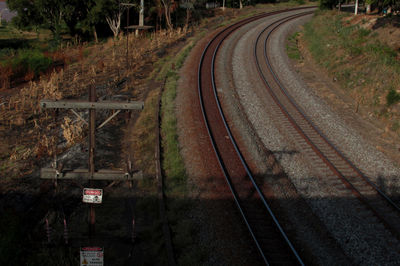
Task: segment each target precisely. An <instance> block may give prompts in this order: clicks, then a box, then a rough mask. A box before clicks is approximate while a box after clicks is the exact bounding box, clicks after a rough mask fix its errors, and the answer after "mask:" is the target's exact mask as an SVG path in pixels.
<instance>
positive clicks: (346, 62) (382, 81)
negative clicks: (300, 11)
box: [304, 11, 400, 128]
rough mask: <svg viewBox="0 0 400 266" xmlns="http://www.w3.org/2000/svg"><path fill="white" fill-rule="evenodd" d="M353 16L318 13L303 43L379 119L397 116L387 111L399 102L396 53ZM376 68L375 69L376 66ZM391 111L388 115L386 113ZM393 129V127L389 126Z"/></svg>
mask: <svg viewBox="0 0 400 266" xmlns="http://www.w3.org/2000/svg"><path fill="white" fill-rule="evenodd" d="M353 18H354V17H353V16H349V15H346V14H338V13H336V12H332V11H319V12H317V14H316V16H314V18H313V19H312V21H310V22H309V23H308V24H306V25H305V29H304V40H305V42H306V44H307V46H308V48H309V50H310V52H311V54H312V55H313V57H314V59H315V60H316V61H317V62H318V63H319V64H320V65H322V66H323V67H325V68H326V69H327V70H328V72H329V73H331V75H332V76H333V77H334V79H335V80H337V81H338V82H339V83H340V84H341V86H342V88H343V89H344V90H346V91H348V93H349V94H350V95H351V96H353V98H355V99H356V101H357V102H359V101H361V100H360V99H362V102H361V103H362V104H365V105H367V106H371V107H372V108H373V109H374V111H373V113H374V114H375V115H377V116H381V117H382V118H387V117H392V121H391V122H389V123H395V121H396V117H397V116H398V115H399V114H397V113H393V112H395V110H393V109H392V110H391V111H390V110H388V109H387V108H388V107H394V106H395V105H396V103H398V102H399V101H400V94H399V93H398V92H397V91H396V88H398V84H399V83H400V62H399V60H398V56H399V55H398V52H397V51H395V50H394V49H393V48H391V47H389V46H388V45H387V44H385V43H384V42H383V41H382V40H380V39H379V35H378V34H376V33H373V32H372V31H371V30H370V29H369V28H367V27H366V26H364V25H368V23H367V22H366V21H364V22H361V23H352V19H353ZM377 66H379V67H377ZM389 112H392V113H389ZM391 128H397V127H391Z"/></svg>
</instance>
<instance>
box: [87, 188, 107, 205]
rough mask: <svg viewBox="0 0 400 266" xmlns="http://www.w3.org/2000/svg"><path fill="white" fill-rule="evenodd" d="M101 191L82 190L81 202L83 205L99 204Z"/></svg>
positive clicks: (95, 189)
mask: <svg viewBox="0 0 400 266" xmlns="http://www.w3.org/2000/svg"><path fill="white" fill-rule="evenodd" d="M102 198H103V190H102V189H98V188H84V189H83V197H82V201H83V202H85V203H101V201H102Z"/></svg>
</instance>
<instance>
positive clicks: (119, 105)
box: [40, 99, 144, 110]
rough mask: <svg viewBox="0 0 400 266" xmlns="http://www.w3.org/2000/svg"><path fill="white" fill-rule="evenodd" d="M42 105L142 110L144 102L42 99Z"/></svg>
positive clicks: (62, 107)
mask: <svg viewBox="0 0 400 266" xmlns="http://www.w3.org/2000/svg"><path fill="white" fill-rule="evenodd" d="M40 106H41V107H42V108H57V109H103V110H104V109H108V110H142V109H143V106H144V103H143V102H140V101H135V102H117V101H102V102H89V101H77V100H71V101H68V100H60V101H53V100H45V99H44V100H41V101H40Z"/></svg>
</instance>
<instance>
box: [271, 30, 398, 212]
mask: <svg viewBox="0 0 400 266" xmlns="http://www.w3.org/2000/svg"><path fill="white" fill-rule="evenodd" d="M278 27H279V25H277V26H276V27H275V28H274V29H273V30H272V31H270V32H269V34H268V35H267V38H266V39H265V42H264V56H265V59H266V60H267V64H268V67H269V68H270V71H271V74H272V76H273V77H274V79H275V81H276V82H277V83H278V85H279V87H280V88H281V89H282V92H283V93H284V94H285V95H286V96H287V97H288V99H289V101H290V102H291V103H292V104H293V106H294V107H295V108H296V109H297V110H298V111H299V112H300V113H301V115H302V116H303V117H304V118H305V120H306V121H307V122H308V123H309V125H310V126H311V127H312V128H314V129H315V131H316V132H317V133H318V134H319V135H320V136H321V137H322V138H323V139H324V140H325V142H326V143H327V144H329V146H331V148H332V149H333V150H334V151H335V152H336V154H337V155H338V156H339V157H341V158H342V159H343V160H344V161H345V162H346V163H347V164H348V165H349V166H350V167H351V168H352V169H353V170H355V171H356V173H357V174H358V175H359V176H360V177H361V178H363V179H364V180H365V181H366V182H367V183H368V184H369V185H370V186H371V187H373V188H374V189H375V190H376V191H377V192H378V193H379V194H380V195H381V196H382V197H383V198H384V199H385V200H386V201H387V202H388V203H389V204H390V205H392V207H393V208H395V209H396V210H397V211H399V212H400V207H399V206H398V205H397V204H396V203H394V202H393V201H392V200H391V199H390V198H389V197H388V196H387V195H386V194H385V193H384V192H383V191H382V190H380V189H379V187H378V186H376V185H375V184H374V183H373V182H372V181H371V180H370V179H369V178H368V177H367V176H366V175H365V174H363V173H362V172H361V170H360V169H358V167H356V166H355V165H354V164H353V163H352V162H351V161H350V160H349V159H348V158H347V157H346V156H345V155H344V154H343V153H342V152H341V151H340V150H339V148H337V147H336V146H335V145H334V144H333V143H332V142H331V141H330V140H329V139H328V137H327V136H326V135H325V134H324V133H323V132H322V131H321V130H320V129H319V128H318V127H317V126H316V125H315V123H314V122H312V121H311V119H310V118H309V117H308V116H307V115H306V114H305V112H304V111H303V110H302V108H301V107H300V106H299V105H298V104H297V103H296V101H295V100H294V99H293V97H292V96H291V95H290V94H289V93H288V92H287V90H286V89H285V87H284V86H283V85H282V83H281V82H280V80H279V78H278V76H277V75H276V73H275V71H274V70H273V68H272V66H271V64H270V61H269V58H268V56H267V51H266V47H267V44H266V43H267V40H268V38H269V37H270V35H271V33H272V32H273V31H274V30H275V29H277V28H278Z"/></svg>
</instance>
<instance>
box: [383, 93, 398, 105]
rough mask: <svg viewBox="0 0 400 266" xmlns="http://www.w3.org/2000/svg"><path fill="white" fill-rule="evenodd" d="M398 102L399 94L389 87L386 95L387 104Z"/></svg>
mask: <svg viewBox="0 0 400 266" xmlns="http://www.w3.org/2000/svg"><path fill="white" fill-rule="evenodd" d="M398 102H400V94H399V93H397V92H396V91H395V90H394V89H391V90H390V91H389V92H388V94H387V95H386V104H387V106H391V105H393V104H395V103H398Z"/></svg>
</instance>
